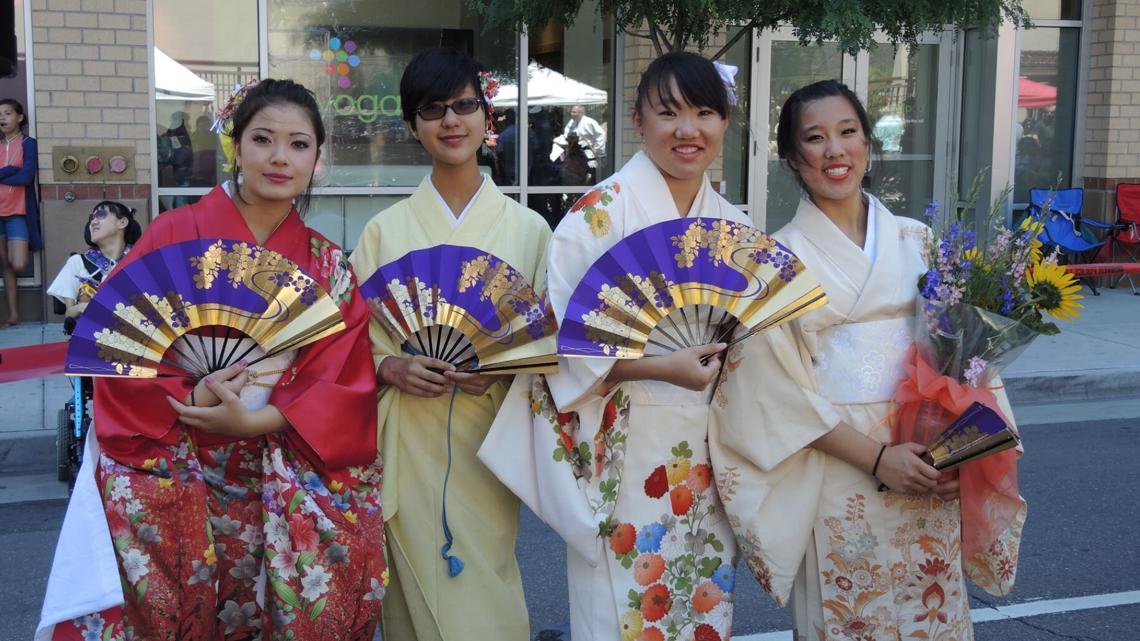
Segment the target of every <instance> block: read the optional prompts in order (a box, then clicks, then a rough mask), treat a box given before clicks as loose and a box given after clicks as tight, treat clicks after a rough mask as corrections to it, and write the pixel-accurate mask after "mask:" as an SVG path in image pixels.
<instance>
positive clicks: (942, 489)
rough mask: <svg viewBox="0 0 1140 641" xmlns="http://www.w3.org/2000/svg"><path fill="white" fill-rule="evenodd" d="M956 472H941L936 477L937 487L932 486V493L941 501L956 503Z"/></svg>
mask: <svg viewBox="0 0 1140 641" xmlns="http://www.w3.org/2000/svg"><path fill="white" fill-rule="evenodd" d="M959 489H960V487H959V482H958V470H956V469H955V470H950V471H949V472H942V473H941V474H940V475H939V476H938V485H935V486H934V493H935V494H937V495H938V498H940V499H942V500H943V501H956V500H958V497H959Z"/></svg>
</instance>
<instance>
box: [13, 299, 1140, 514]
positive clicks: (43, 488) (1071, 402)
mask: <svg viewBox="0 0 1140 641" xmlns="http://www.w3.org/2000/svg"><path fill="white" fill-rule="evenodd" d="M1084 293H1085V295H1086V297H1085V299H1084V300H1083V301H1082V302H1083V303H1084V311H1083V313H1082V314H1081V316H1080V318H1078V319H1077V320H1075V321H1073V322H1068V323H1066V322H1061V323H1058V325H1059V326H1060V327H1061V333H1060V334H1059V335H1057V336H1043V337H1040V338H1038V339H1037V340H1036V341H1034V342H1033V344H1032V345H1030V346H1029V348H1028V349H1027V350H1026V351H1025V353H1024V354H1022V355H1021V357H1020V358H1019V359H1018V360H1017V361H1015V362H1014V363H1013V364H1012V365H1010V367H1009V368H1008V369H1006V371H1005V377H1004V378H1005V384H1006V389H1007V390H1008V392H1009V396H1010V399H1011V401H1012V402H1013V405H1014V409H1015V411H1016V415H1017V421H1018V423H1019V424H1020V425H1022V426H1026V425H1034V424H1042V423H1059V422H1069V421H1082V420H1100V419H1118V418H1140V296H1132V295H1131V294H1130V292H1129V291H1128V289H1115V290H1112V289H1102V290H1101V295H1100V296H1092V295H1091V292H1089V291H1088V290H1087V289H1086V290H1085V292H1084ZM65 338H66V337H65V336H64V334H63V330H62V327H61V326H60V325H55V324H50V325H39V324H24V325H20V326H17V327H14V328H10V329H5V330H0V351H2V350H3V349H4V348H7V347H18V346H23V345H34V344H42V343H49V342H53V341H61V340H64V339H65ZM70 395H71V387H70V385H69V384H68V382H67V380H66V379H65V378H64V377H63V376H55V377H51V378H46V379H40V380H31V381H22V382H19V383H7V384H0V502H11V501H13V500H34V499H39V498H55V497H57V496H58V497H62V496H66V487H64V485H63V484H62V483H59V482H58V481H56V480H55V447H54V442H55V430H56V426H57V424H58V421H59V412H60V410H61V409H62V408H63V405H64V403H65V402H67V400H68V398H69V397H70ZM28 459H33V460H28ZM21 488H23V489H21Z"/></svg>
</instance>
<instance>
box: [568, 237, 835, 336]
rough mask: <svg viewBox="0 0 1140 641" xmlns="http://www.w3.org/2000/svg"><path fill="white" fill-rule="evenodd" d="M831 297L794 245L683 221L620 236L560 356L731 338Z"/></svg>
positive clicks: (577, 294)
mask: <svg viewBox="0 0 1140 641" xmlns="http://www.w3.org/2000/svg"><path fill="white" fill-rule="evenodd" d="M826 303H827V296H826V295H825V294H824V293H823V290H822V288H821V287H820V285H819V281H818V280H816V278H815V277H813V276H812V275H811V274H810V273H808V272H807V271H806V269H805V267H804V265H803V263H801V262H800V261H799V259H797V258H796V257H795V256H794V255H793V254H792V253H791V251H789V250H788V248H786V247H784V246H783V245H781V244H780V243H778V242H776V240H775V239H773V238H772V237H771V236H769V235H767V234H765V233H764V232H762V231H760V230H758V229H755V228H753V227H749V226H748V225H743V224H740V223H735V222H732V221H728V220H723V219H719V218H679V219H676V220H669V221H665V222H662V223H658V224H656V225H651V226H649V227H646V228H645V229H642V230H640V231H637V232H635V233H633V234H630V235H629V236H626V237H625V238H623V239H622V240H620V241H618V243H617V244H615V245H614V246H613V247H611V248H610V249H609V250H608V251H607V252H606V253H605V254H603V255H602V256H601V257H600V258H598V260H596V261H595V262H594V264H593V265H591V266H590V269H589V270H588V271H587V272H586V274H585V276H583V278H582V280H581V281H580V282H579V283H578V286H577V287H576V288H575V290H574V293H573V295H572V296H571V297H570V301H569V304H568V305H567V308H566V317H565V319H564V320H563V322H562V326H561V328H560V329H559V332H558V351H559V353H560V354H562V355H563V356H593V357H606V358H640V357H641V356H643V355H647V354H660V353H667V352H672V351H676V350H680V349H684V348H687V347H693V346H696V345H705V344H711V343H719V342H726V339H727V338H728V337H729V336H731V335H732V334H733V332H734V331H735V330H736V328H737V326H738V324H739V325H743V326H744V327H745V328H746V329H745V330H744V331H743V332H739V333H737V336H736V337H735V338H733V339H732V340H731V341H727V342H729V344H730V345H731V344H733V343H736V342H739V341H741V340H744V339H745V338H747V337H749V336H751V335H753V334H755V333H757V332H761V331H764V330H766V329H769V328H771V327H775V326H777V325H780V324H782V323H786V322H788V321H790V320H792V319H794V318H797V317H798V316H800V315H802V314H805V313H807V312H809V311H811V310H813V309H816V308H818V307H822V306H823V305H825V304H826Z"/></svg>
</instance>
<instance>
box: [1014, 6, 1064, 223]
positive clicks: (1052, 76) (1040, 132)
mask: <svg viewBox="0 0 1140 641" xmlns="http://www.w3.org/2000/svg"><path fill="white" fill-rule="evenodd" d="M1079 40H1080V29H1076V28H1049V27H1045V28H1038V29H1026V30H1025V31H1023V32H1022V35H1021V78H1019V79H1018V84H1017V122H1015V123H1014V139H1015V140H1016V141H1017V142H1016V143H1015V144H1016V147H1015V155H1014V190H1013V198H1014V201H1015V202H1019V203H1025V202H1029V190H1030V189H1032V188H1034V187H1044V188H1048V187H1053V186H1062V187H1065V186H1068V185H1069V183H1070V181H1071V180H1072V158H1073V127H1074V123H1075V120H1076V118H1075V116H1076V103H1077V60H1078V57H1079V56H1078V53H1079Z"/></svg>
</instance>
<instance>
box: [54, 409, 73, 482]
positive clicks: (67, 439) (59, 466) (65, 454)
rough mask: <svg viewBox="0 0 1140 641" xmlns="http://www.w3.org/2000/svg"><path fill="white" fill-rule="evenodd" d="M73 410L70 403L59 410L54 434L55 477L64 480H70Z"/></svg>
mask: <svg viewBox="0 0 1140 641" xmlns="http://www.w3.org/2000/svg"><path fill="white" fill-rule="evenodd" d="M73 414H74V411H73V409H72V404H71V403H68V404H66V405H64V406H63V409H61V410H60V411H59V422H58V424H57V427H56V435H55V464H56V477H57V478H58V479H59V480H60V481H62V482H64V483H70V482H71V440H72V439H73V438H74V437H73V436H72V431H71V421H72V416H73Z"/></svg>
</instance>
